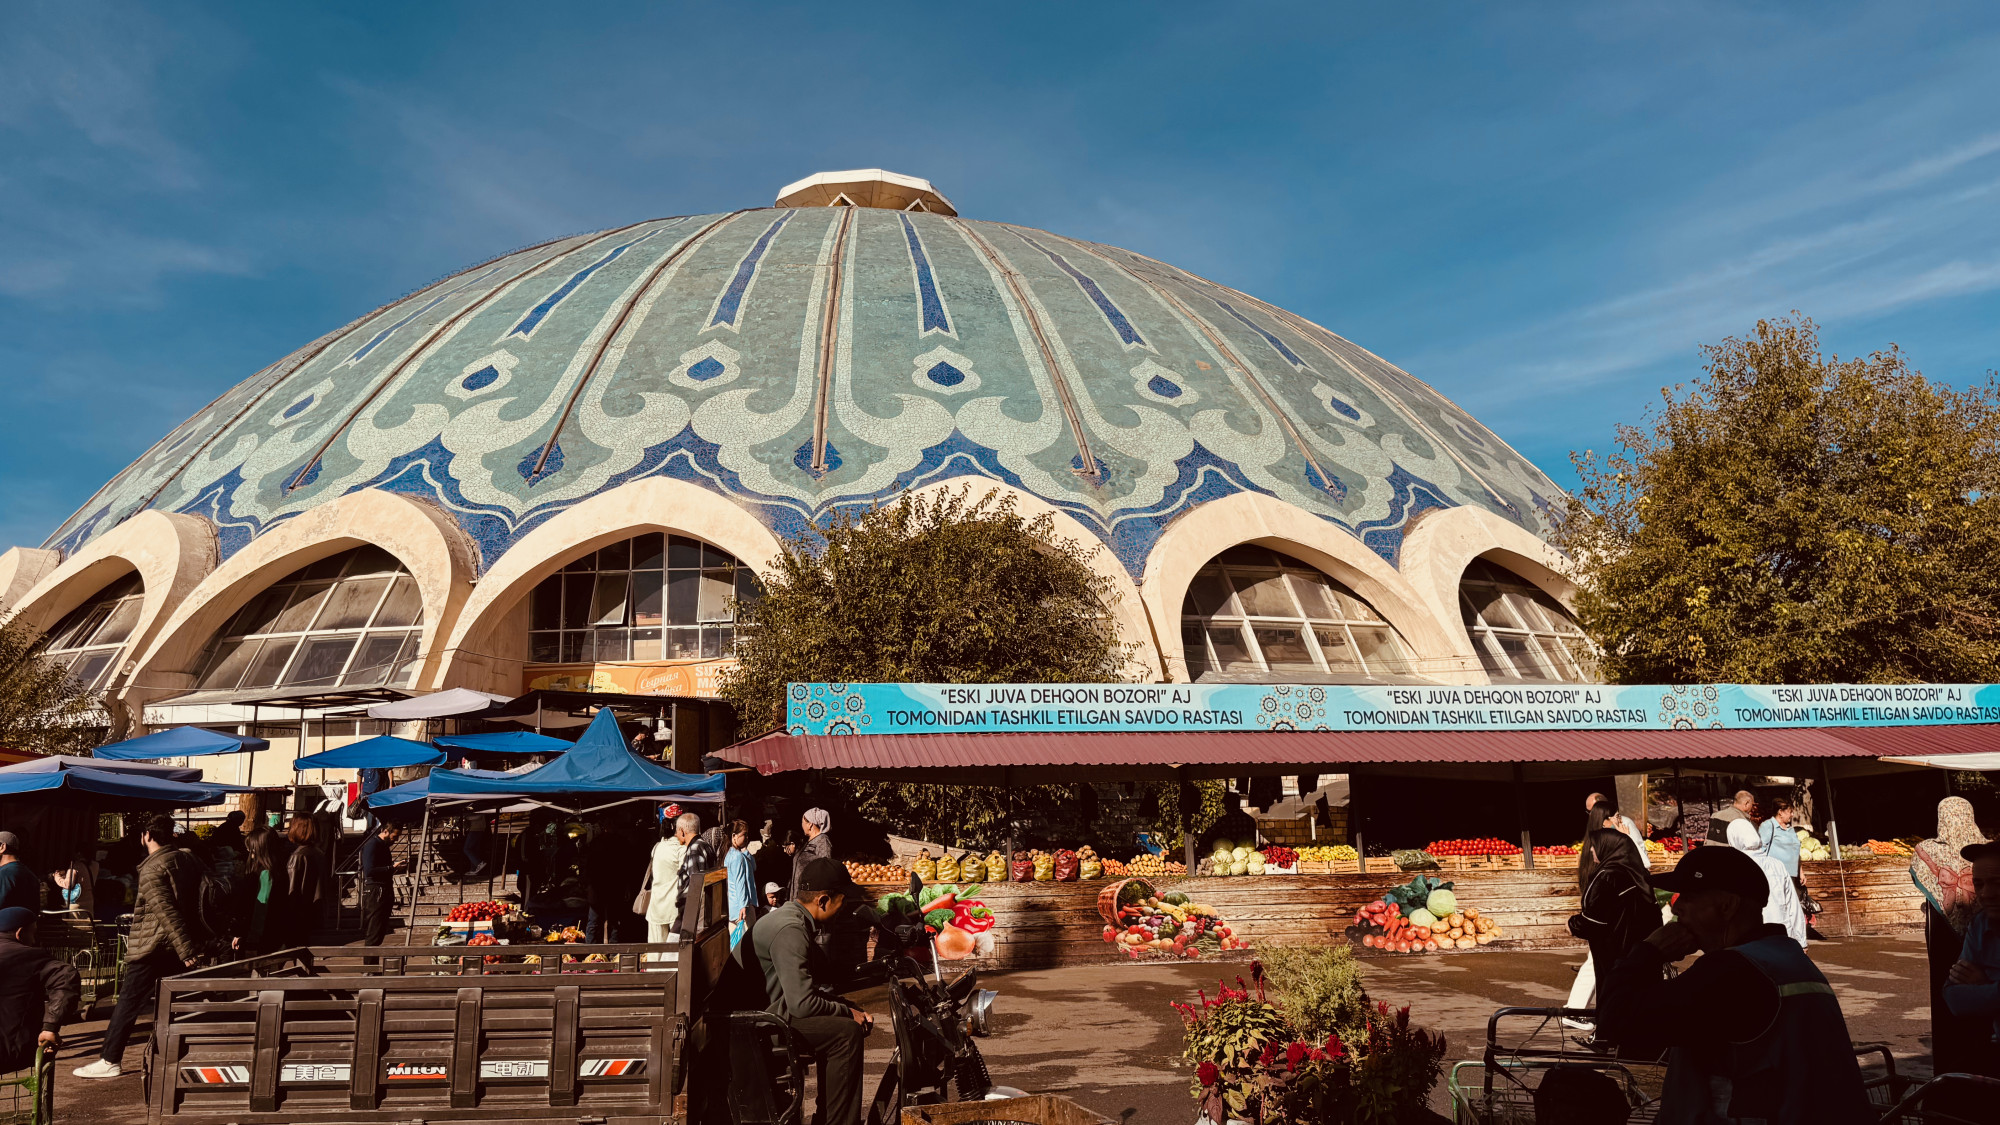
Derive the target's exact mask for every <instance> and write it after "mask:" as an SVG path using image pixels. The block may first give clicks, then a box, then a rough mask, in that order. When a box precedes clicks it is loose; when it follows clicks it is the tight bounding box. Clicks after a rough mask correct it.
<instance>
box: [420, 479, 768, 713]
mask: <svg viewBox="0 0 2000 1125" xmlns="http://www.w3.org/2000/svg"><path fill="white" fill-rule="evenodd" d="M650 531H665V532H677V533H679V534H682V535H691V536H694V537H695V538H697V539H703V540H706V541H708V542H710V543H713V544H715V545H716V546H718V547H720V548H722V549H723V550H725V551H728V552H729V553H730V554H732V555H734V556H736V557H737V558H739V559H741V560H743V561H744V562H746V563H749V564H750V565H751V566H752V567H754V568H756V569H757V570H768V569H770V567H771V565H772V564H773V563H774V562H775V561H776V559H777V557H778V553H779V550H780V547H781V544H780V543H779V542H778V537H777V536H776V535H774V534H773V533H772V532H771V529H770V528H768V527H765V526H764V524H763V523H762V522H761V521H759V520H758V519H757V517H756V516H754V515H751V514H750V512H749V511H747V510H745V509H744V508H742V507H741V506H739V505H737V504H736V503H735V502H734V501H732V500H729V499H727V498H726V497H723V496H720V495H717V494H716V493H714V492H711V491H709V490H708V489H706V488H703V487H701V486H700V485H695V484H689V483H688V482H686V481H680V480H673V479H671V478H667V477H648V478H646V479H644V480H636V481H632V482H631V483H629V484H622V485H619V486H618V487H617V488H614V489H610V490H609V491H606V492H600V493H598V494H597V495H595V496H592V497H590V498H589V499H587V500H583V501H581V502H579V503H577V504H575V505H573V506H571V507H569V508H567V509H565V510H563V512H561V513H560V514H559V515H556V516H555V517H553V518H551V519H550V520H549V521H548V522H547V523H544V524H542V525H541V526H540V527H537V528H535V529H534V530H533V531H530V532H529V533H528V534H526V535H524V536H522V537H521V538H520V540H519V541H518V542H516V543H515V544H514V545H513V546H511V547H509V548H507V551H506V553H505V554H503V555H501V556H500V558H499V560H498V561H497V562H495V563H494V564H493V566H492V567H491V569H489V570H487V572H486V573H485V574H483V575H481V576H480V578H479V582H478V584H477V585H476V586H475V587H474V588H473V590H472V595H471V597H470V598H468V599H467V601H466V603H465V607H464V609H463V611H462V612H460V613H459V615H458V620H457V621H456V622H455V624H454V626H453V629H452V631H451V633H450V635H449V638H448V639H447V640H446V642H445V645H444V650H443V652H442V653H441V662H440V664H439V665H438V669H437V672H436V674H435V676H434V677H433V678H432V679H431V680H429V681H426V682H427V683H429V684H430V685H431V686H435V687H440V688H442V687H469V688H476V689H479V690H482V691H496V692H503V693H506V694H514V693H515V692H518V691H519V690H520V686H521V681H520V673H521V665H522V664H523V663H524V662H525V660H526V657H527V649H526V644H527V637H526V631H525V628H526V627H525V625H524V624H522V622H521V621H520V620H518V617H519V615H518V614H516V612H515V610H516V607H517V606H519V605H520V604H521V603H522V600H523V599H524V598H525V597H526V596H527V595H528V593H529V592H530V591H532V590H533V589H534V588H535V584H536V583H537V582H540V581H541V580H542V579H544V578H546V577H548V576H549V575H551V574H553V573H555V572H556V570H557V569H559V568H561V567H562V566H563V565H564V564H565V563H567V562H569V561H570V560H571V559H574V558H576V557H577V556H578V555H581V554H583V553H584V552H586V551H594V550H596V549H597V548H599V547H602V546H604V545H605V544H607V543H616V542H617V541H619V540H620V539H630V538H631V537H633V536H635V535H640V534H643V533H645V532H650Z"/></svg>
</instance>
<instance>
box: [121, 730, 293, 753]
mask: <svg viewBox="0 0 2000 1125" xmlns="http://www.w3.org/2000/svg"><path fill="white" fill-rule="evenodd" d="M270 748H271V744H270V743H269V742H268V741H266V740H264V739H261V738H253V737H251V736H249V735H242V734H223V733H222V732H221V731H213V730H209V729H208V728H206V727H174V728H173V729H172V730H163V731H157V732H155V733H153V734H148V735H142V736H140V737H138V738H128V739H126V740H125V741H123V742H113V743H111V744H109V745H106V746H99V747H98V748H97V749H96V750H93V751H91V756H92V757H95V758H108V759H111V760H113V761H130V760H132V759H135V758H136V759H146V758H198V757H201V756H202V755H204V754H235V753H239V752H242V751H248V752H250V753H252V754H255V753H256V752H257V751H259V750H269V749H270Z"/></svg>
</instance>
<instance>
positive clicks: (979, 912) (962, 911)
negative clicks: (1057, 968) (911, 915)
mask: <svg viewBox="0 0 2000 1125" xmlns="http://www.w3.org/2000/svg"><path fill="white" fill-rule="evenodd" d="M979 866H981V867H984V866H985V864H984V863H982V864H980V865H979ZM978 893H979V885H978V884H977V883H967V884H965V885H963V886H960V885H957V884H944V883H940V884H936V885H933V886H927V887H925V888H923V889H922V890H921V891H919V892H917V899H916V901H915V902H914V903H912V902H911V901H910V896H909V895H908V894H907V893H903V892H896V893H891V894H886V895H883V896H882V897H881V898H879V899H877V900H876V902H875V908H876V909H877V910H879V911H881V912H882V913H884V914H895V913H901V912H903V911H906V910H910V909H913V908H914V909H919V910H922V911H923V913H924V928H925V929H927V930H929V931H930V932H931V934H932V935H933V936H934V937H935V938H936V939H937V940H936V943H935V948H936V949H937V954H938V956H939V957H941V958H943V959H944V960H946V961H959V960H963V959H965V958H967V957H973V956H981V955H984V954H987V953H990V952H992V951H993V937H992V935H991V934H990V932H989V931H991V930H992V929H993V926H994V924H995V923H996V922H998V921H999V919H998V918H996V917H995V916H994V914H993V911H991V910H989V909H987V907H986V904H985V903H983V902H981V901H979V900H978V899H977V898H975V897H973V896H975V895H977V894H978Z"/></svg>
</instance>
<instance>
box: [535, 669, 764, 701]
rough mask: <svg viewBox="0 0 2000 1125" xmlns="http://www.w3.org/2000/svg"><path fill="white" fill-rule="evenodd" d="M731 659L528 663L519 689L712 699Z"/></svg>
mask: <svg viewBox="0 0 2000 1125" xmlns="http://www.w3.org/2000/svg"><path fill="white" fill-rule="evenodd" d="M735 666H736V661H734V660H657V661H621V662H619V663H616V664H530V665H528V666H527V667H526V668H524V669H522V671H521V690H522V691H523V692H530V691H602V692H612V693H618V694H623V695H681V696H695V697H699V698H702V699H714V698H715V697H716V693H717V692H718V691H719V690H720V689H721V687H722V673H723V671H724V670H725V669H728V668H734V667H735Z"/></svg>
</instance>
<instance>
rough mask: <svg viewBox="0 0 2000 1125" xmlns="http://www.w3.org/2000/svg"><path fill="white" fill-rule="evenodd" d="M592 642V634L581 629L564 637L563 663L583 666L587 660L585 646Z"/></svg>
mask: <svg viewBox="0 0 2000 1125" xmlns="http://www.w3.org/2000/svg"><path fill="white" fill-rule="evenodd" d="M589 640H590V634H589V633H586V632H583V631H582V630H580V629H572V630H569V631H568V632H565V633H564V634H563V635H562V662H563V663H564V664H581V663H583V661H584V660H585V659H586V657H585V656H584V651H583V646H584V645H585V644H586V643H588V642H589Z"/></svg>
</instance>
